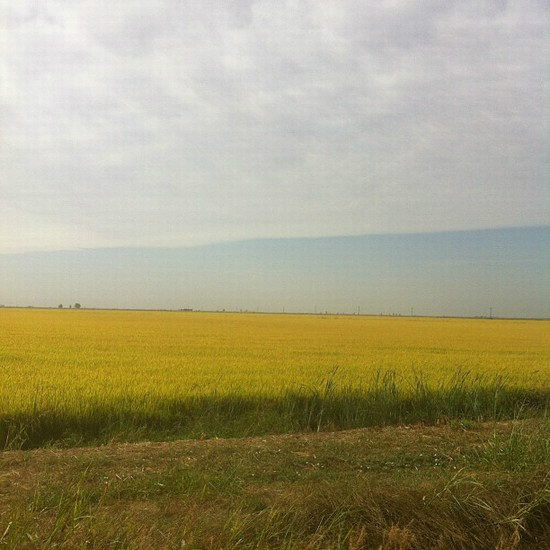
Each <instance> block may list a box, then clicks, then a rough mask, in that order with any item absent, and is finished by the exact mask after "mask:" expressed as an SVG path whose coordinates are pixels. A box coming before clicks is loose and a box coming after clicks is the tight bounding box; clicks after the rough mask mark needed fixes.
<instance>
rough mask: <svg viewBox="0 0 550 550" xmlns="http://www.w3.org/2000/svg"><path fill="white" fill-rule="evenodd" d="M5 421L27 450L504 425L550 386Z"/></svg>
mask: <svg viewBox="0 0 550 550" xmlns="http://www.w3.org/2000/svg"><path fill="white" fill-rule="evenodd" d="M47 403H48V406H47V407H42V406H41V405H40V403H39V402H35V403H34V404H33V406H32V407H31V408H29V410H27V411H22V412H18V413H16V414H3V415H0V448H2V449H28V448H35V447H39V446H44V445H50V444H56V445H62V446H75V445H86V444H100V443H106V442H111V441H139V440H146V439H150V440H165V439H174V438H204V437H243V436H253V435H263V434H274V433H285V432H303V431H325V430H339V429H347V428H359V427H370V426H385V425H395V424H402V423H418V422H424V423H426V424H431V423H436V422H441V421H452V420H461V421H466V420H471V421H483V420H503V419H512V418H526V417H530V416H537V417H541V416H547V414H548V411H549V405H550V390H547V389H544V388H538V389H535V388H531V389H529V388H518V387H511V386H508V385H507V384H506V381H505V380H504V379H502V378H498V377H497V378H494V379H488V378H486V377H482V376H471V375H468V374H467V373H462V374H460V375H456V376H455V377H454V378H452V379H451V380H450V381H448V382H444V383H439V384H434V383H431V384H430V383H429V382H427V381H426V380H424V379H423V378H422V376H420V375H418V376H416V378H415V379H414V381H413V382H412V383H409V384H407V383H403V381H402V380H400V378H399V376H397V375H396V373H394V372H392V371H388V372H386V373H377V374H376V375H375V376H374V378H373V380H371V381H370V383H369V384H366V385H364V384H361V385H357V386H351V385H349V386H337V385H335V384H334V380H333V379H329V380H328V381H326V382H325V383H324V385H323V386H322V387H320V388H308V387H302V388H300V389H295V388H293V389H288V390H284V391H281V392H280V393H279V394H277V395H273V394H268V395H262V394H257V395H246V394H245V393H238V392H235V393H223V394H218V393H216V392H212V393H210V394H207V395H188V396H182V397H178V398H171V399H169V398H166V397H162V398H161V397H158V396H147V395H144V396H141V397H139V398H136V397H132V398H130V397H128V398H121V399H119V400H117V401H113V400H110V401H105V400H102V398H101V396H100V395H98V396H97V397H96V398H95V399H90V398H87V399H86V400H83V401H82V402H81V403H80V404H79V406H76V407H75V405H74V403H71V406H70V407H66V406H64V403H63V401H62V400H59V401H58V402H57V403H56V404H55V405H52V400H51V399H50V398H49V399H48V402H47Z"/></svg>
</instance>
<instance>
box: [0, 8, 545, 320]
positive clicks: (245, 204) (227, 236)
mask: <svg viewBox="0 0 550 550" xmlns="http://www.w3.org/2000/svg"><path fill="white" fill-rule="evenodd" d="M549 28H550V4H549V3H548V1H547V0H521V1H519V0H517V1H514V0H510V1H506V0H486V1H484V0H456V1H453V0H448V1H445V2H441V1H439V0H426V1H423V2H416V1H412V0H411V1H405V0H385V1H382V0H376V1H367V2H364V1H358V0H357V1H354V0H342V1H338V2H319V1H316V0H315V1H314V0H311V1H308V0H300V1H282V0H276V1H269V0H266V1H262V2H259V1H258V2H256V1H253V0H234V1H232V2H219V1H217V0H200V1H198V0H195V1H181V0H118V1H116V2H113V1H110V0H109V1H107V0H81V1H79V2H74V1H70V0H44V1H41V2H36V1H35V0H32V1H31V0H19V1H18V2H11V1H8V0H0V274H1V275H2V276H3V280H1V281H0V283H1V285H0V286H1V288H2V292H0V303H1V302H4V303H6V304H12V303H29V304H32V305H40V304H42V305H51V304H50V303H54V302H57V301H58V300H59V301H67V300H69V301H71V300H72V301H77V300H79V301H85V302H86V303H87V304H88V305H90V306H91V305H94V306H100V305H101V306H116V307H178V306H180V305H182V304H183V303H184V302H185V304H191V305H192V307H199V308H212V309H216V308H217V307H218V306H219V307H227V308H232V309H235V308H237V309H238V308H241V307H242V308H250V309H253V308H261V309H273V310H278V309H280V308H281V307H284V304H287V305H286V307H287V308H289V309H292V308H294V309H303V310H312V309H313V308H317V307H319V308H321V309H322V308H323V307H325V308H326V309H333V310H335V309H336V310H337V309H348V310H353V309H355V307H356V306H357V305H358V304H357V302H360V301H361V292H360V288H361V287H362V285H363V282H365V283H366V282H368V286H369V288H371V289H372V288H377V289H378V293H379V296H378V297H377V296H376V295H375V294H369V293H367V294H365V295H364V300H365V307H366V308H367V309H369V310H370V309H371V308H374V309H375V310H378V309H380V310H381V311H382V310H385V309H394V310H397V309H399V310H400V311H402V310H403V308H405V310H408V309H409V307H413V306H414V304H413V303H412V302H414V299H411V298H410V296H411V294H413V295H414V292H413V291H414V288H417V289H418V296H423V297H424V298H422V299H418V300H417V302H418V308H419V309H420V310H422V311H424V312H426V313H428V312H434V313H445V312H455V313H460V312H462V313H463V314H477V313H479V312H481V310H483V311H486V310H487V308H488V307H490V306H489V304H493V303H494V304H495V306H494V307H497V305H496V304H497V303H501V304H502V307H501V311H502V312H507V314H510V315H520V314H521V315H523V314H525V315H528V316H538V315H542V314H544V315H546V314H549V315H550V313H549V312H548V299H547V298H546V297H545V296H544V292H543V291H546V290H549V289H548V286H547V285H546V286H545V283H544V278H545V277H548V275H549V273H548V266H549V265H550V262H547V263H546V269H543V267H542V265H543V264H541V261H542V259H546V260H547V259H548V257H547V256H545V255H544V254H543V253H542V252H541V251H542V249H543V248H544V247H543V245H545V246H546V245H548V244H549V239H548V232H547V230H546V229H545V227H548V223H549V221H550V204H549V191H548V183H549V182H550V169H549V166H550V162H549V161H550V158H549V157H550V123H549V121H550V116H549V115H550V112H549V111H550V100H549V98H550V33H549V32H548V29H549ZM528 227H531V228H532V229H518V231H519V233H518V232H514V231H512V230H510V231H511V232H509V231H508V230H504V229H503V228H528ZM537 227H538V228H539V229H537ZM501 229H502V230H503V231H504V232H500V230H501ZM478 230H488V231H489V232H488V233H487V232H484V231H481V232H480V231H478ZM507 231H508V232H507ZM392 235H393V236H392ZM421 235H424V237H422V236H421ZM430 235H433V238H434V239H436V240H435V241H432V240H430V239H431V237H430ZM445 235H447V237H445ZM449 235H455V237H453V238H450V237H448V236H449ZM457 235H458V236H457ZM461 235H462V237H461ZM465 235H467V236H468V238H467V239H466V241H467V242H468V243H469V247H466V248H460V247H461V246H463V245H460V243H461V242H462V241H463V240H464V238H465V237H464V236H465ZM487 235H492V236H493V237H491V238H488V237H487ZM518 235H521V236H522V238H525V239H527V240H529V243H530V244H529V245H527V244H525V247H526V249H527V250H529V251H530V252H531V253H532V254H531V255H530V256H529V257H528V258H526V257H525V256H524V253H523V251H522V250H521V249H522V247H521V246H519V245H518V242H517V236H518ZM352 236H357V237H356V238H357V239H358V240H356V241H354V240H353V238H352ZM350 238H351V240H347V239H350ZM384 238H385V239H388V240H387V241H384V240H383V239H384ZM447 238H450V239H451V240H450V241H448V250H447V249H446V248H445V247H444V248H443V249H441V250H447V252H441V250H440V249H438V250H440V252H441V254H440V256H439V259H438V260H437V261H438V262H439V263H438V264H437V265H438V266H439V267H438V268H437V269H436V270H435V271H433V265H432V264H431V263H430V262H431V261H432V260H431V259H430V258H431V256H430V253H429V249H430V246H438V247H440V246H442V245H441V244H440V241H438V240H437V239H442V241H441V242H447V241H445V239H447ZM379 239H382V240H379ZM396 239H397V240H396ZM411 239H412V240H411ZM456 239H458V240H456ZM476 239H478V240H479V242H477V243H476V242H475V240H476ZM495 239H496V240H495ZM223 243H234V244H233V245H231V244H223ZM251 243H256V244H254V245H253V244H251ZM350 243H353V244H350ZM380 243H383V244H384V246H388V247H389V249H388V250H382V249H381V248H379V246H380ZM438 243H439V244H438ZM457 243H458V244H457ZM495 243H497V244H495ZM498 243H500V244H498ZM456 246H458V247H459V249H460V250H461V252H460V254H459V255H458V256H456V250H457V249H456ZM220 247H221V248H220ZM224 247H228V248H224ZM232 247H234V248H232ZM251 247H252V248H251ZM254 247H256V248H254ZM311 247H313V251H315V250H317V251H318V252H317V254H318V255H317V256H316V255H315V254H314V252H313V251H312V250H311V249H310V248H311ZM350 247H351V248H350ZM354 247H358V249H357V250H358V251H356V257H360V258H361V261H359V263H358V265H359V266H360V268H358V269H356V268H355V267H354V264H353V261H352V259H350V258H353V257H355V256H353V254H352V255H351V256H346V254H351V252H350V250H352V249H354ZM408 247H410V250H415V251H416V253H417V255H418V258H425V259H426V262H425V263H422V262H419V261H418V258H417V259H415V258H414V255H411V254H409V253H408V250H409V248H408ZM495 247H496V248H495ZM258 250H261V251H262V252H261V253H258ZM396 250H398V251H401V252H400V254H401V256H402V258H405V259H407V262H408V266H409V267H407V266H406V265H405V263H403V261H404V260H403V261H402V260H399V259H398V258H397V256H395V251H396ZM480 250H482V251H483V252H484V253H485V256H484V257H493V256H494V255H495V254H497V256H498V254H500V252H498V251H502V250H509V251H510V257H509V258H508V257H506V258H504V257H501V256H498V257H499V258H500V259H499V260H498V261H499V262H500V264H499V265H501V266H505V267H502V269H504V270H505V271H506V274H503V275H502V277H503V278H502V279H499V278H498V275H497V274H496V272H495V271H494V269H495V268H494V265H496V264H491V266H492V267H491V266H487V265H486V263H484V262H485V260H483V261H480V259H479V257H478V253H479V251H480ZM495 250H496V251H497V252H498V253H497V252H495ZM535 250H537V251H538V252H537V254H535V253H534V251H535ZM220 251H230V253H231V254H234V255H235V258H238V259H239V261H238V265H237V264H235V262H234V260H231V261H230V260H229V259H227V258H226V256H224V255H223V254H225V252H224V253H223V254H222V256H223V257H224V258H225V260H224V261H221V260H220V259H219V258H220V256H219V254H221V252H220ZM321 251H322V252H321ZM59 254H61V256H58V255H59ZM247 254H250V255H251V258H250V259H247ZM289 254H290V257H296V258H299V259H300V261H299V262H298V263H297V264H296V265H295V264H293V263H292V261H290V260H289V256H288V255H289ZM312 254H313V256H312ZM445 254H447V255H448V257H447V258H446V257H445ZM293 255H294V256H293ZM321 257H322V258H324V259H323V260H322V261H321V260H320V259H319V258H321ZM305 258H308V259H309V260H310V263H309V264H308V263H304V261H303V260H304V259H305ZM338 258H340V260H341V265H340V264H339V263H338V260H337V259H338ZM518 258H520V260H518ZM154 259H157V260H158V262H159V263H158V265H157V264H155V261H154ZM58 260H60V261H61V260H62V261H61V263H59V262H58ZM388 262H389V263H388ZM165 263H166V265H168V266H171V267H169V268H168V267H167V268H166V269H165V268H164V267H163V266H164V264H165ZM298 264H299V265H298ZM60 265H61V266H65V270H64V271H60V268H59V266H60ZM115 265H116V266H119V267H113V266H115ZM270 265H276V266H278V267H277V269H276V270H275V272H276V273H277V274H278V275H277V277H275V278H273V276H272V274H270V271H269V269H268V268H267V267H266V266H270ZM82 266H85V268H84V267H82ZM120 266H126V269H127V270H129V273H128V274H126V275H123V274H122V273H121V272H120V271H117V269H122V267H120ZM242 266H248V270H247V269H243V268H242ZM293 266H294V267H293ZM312 266H316V267H318V268H319V270H320V271H319V272H316V271H315V270H314V269H311V267H312ZM342 266H346V268H345V270H344V271H345V274H344V271H342V270H343V269H344V268H343V267H342ZM430 266H432V267H430ZM442 266H445V267H442ZM367 268H368V269H367ZM113 269H114V270H115V271H113ZM285 269H287V270H288V271H285ZM441 269H442V270H443V271H441ZM346 270H347V271H346ZM445 270H447V271H445ZM521 270H523V271H524V275H523V277H520V276H519V275H518V274H519V273H520V272H521ZM186 273H189V274H190V275H189V281H191V283H190V286H191V288H194V289H195V293H194V295H188V293H187V290H188V287H186V286H183V287H182V286H181V284H183V283H180V282H178V281H180V278H181V279H182V280H186V279H185V277H186V276H185V274H186ZM292 273H294V278H292V277H291V274H292ZM404 273H408V274H409V275H410V276H409V277H408V278H407V277H405V276H404V275H403V274H404ZM434 273H440V274H441V273H447V274H448V275H449V277H448V281H447V283H446V286H445V285H444V284H443V282H441V281H443V280H444V278H442V279H441V280H439V279H438V281H439V282H438V283H437V285H440V286H437V285H436V282H434V279H433V277H434V276H435V275H434ZM209 274H210V275H209ZM255 274H259V275H255ZM459 275H460V276H459ZM109 277H111V283H109ZM361 277H363V278H364V281H363V279H362V278H361ZM438 277H439V275H438ZM495 277H496V278H495ZM384 278H385V279H384ZM422 278H424V279H425V280H426V281H428V282H430V281H431V284H432V288H434V287H433V285H436V287H435V288H438V289H439V290H438V292H435V293H434V296H437V299H435V298H433V297H432V298H430V296H429V292H430V286H429V284H428V286H426V285H424V286H423V285H420V286H417V287H415V286H414V285H415V280H421V279H422ZM533 278H534V279H533ZM535 279H536V280H535ZM376 280H378V281H379V283H378V284H377V283H376ZM94 281H95V282H94ZM98 281H102V284H101V285H99V283H98ZM254 281H255V282H254ZM283 281H284V284H283ZM362 281H363V282H362ZM383 281H385V282H384V283H383V284H382V282H383ZM499 281H500V283H499ZM84 282H86V284H87V286H85V285H84ZM386 283H387V284H386ZM390 283H391V284H390ZM528 284H529V285H531V288H530V289H529V288H527V287H526V285H528ZM155 285H157V286H156V287H155ZM159 285H160V286H159ZM411 285H412V286H411ZM441 285H442V286H441ZM472 285H473V286H475V287H476V288H478V290H479V292H477V294H476V293H473V295H472V297H471V299H468V298H467V294H468V293H464V289H465V288H468V287H472ZM495 285H496V286H495ZM499 285H500V286H499ZM173 288H176V289H179V290H178V292H179V294H178V293H171V292H170V291H171V289H173ZM60 289H65V290H67V292H66V294H65V293H64V297H63V298H62V297H61V296H59V297H58V295H59V294H61V292H60ZM91 289H95V290H94V291H93V292H92V290H91ZM315 289H317V290H315ZM497 291H498V293H499V294H498V296H497V295H495V294H494V292H497ZM76 295H78V298H77V297H75V296H76ZM527 295H528V296H527ZM290 296H294V298H290ZM512 297H515V298H514V299H512ZM199 298H200V299H199ZM378 298H380V299H378ZM394 298H395V300H394ZM44 301H45V302H46V304H45V303H44ZM323 301H324V302H325V306H323V305H321V304H318V302H323ZM290 302H293V304H290ZM409 302H410V306H409V305H406V304H408V303H409ZM481 302H483V304H482V303H481ZM526 304H530V306H529V307H526ZM182 307H183V306H182ZM522 312H523V313H522ZM541 312H543V313H541ZM544 312H546V313H544Z"/></svg>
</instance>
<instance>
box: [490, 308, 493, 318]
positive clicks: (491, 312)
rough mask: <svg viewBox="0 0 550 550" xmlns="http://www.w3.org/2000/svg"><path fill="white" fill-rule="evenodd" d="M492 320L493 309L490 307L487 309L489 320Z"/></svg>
mask: <svg viewBox="0 0 550 550" xmlns="http://www.w3.org/2000/svg"><path fill="white" fill-rule="evenodd" d="M492 318H493V308H492V307H490V308H489V319H492Z"/></svg>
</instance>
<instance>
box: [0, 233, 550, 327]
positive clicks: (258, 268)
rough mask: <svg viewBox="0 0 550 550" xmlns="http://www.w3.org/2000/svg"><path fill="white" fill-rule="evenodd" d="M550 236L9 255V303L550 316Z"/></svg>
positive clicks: (3, 300)
mask: <svg viewBox="0 0 550 550" xmlns="http://www.w3.org/2000/svg"><path fill="white" fill-rule="evenodd" d="M549 265H550V226H542V227H526V228H501V229H487V230H476V231H456V232H441V233H417V234H386V235H381V234H379V235H363V236H340V237H320V238H309V239H305V238H295V239H255V240H246V241H237V242H228V243H219V244H215V245H206V246H195V247H183V248H118V249H109V248H104V249H88V250H76V251H57V252H47V251H46V252H34V253H30V252H27V253H22V254H0V277H1V278H2V281H3V285H2V287H1V289H0V304H3V305H7V306H11V305H19V306H23V307H24V306H29V305H31V306H51V307H56V306H57V305H58V304H59V303H62V304H64V305H65V306H68V305H69V304H74V303H75V302H79V303H81V304H83V305H84V306H85V307H97V308H145V309H180V308H192V309H203V310H221V309H226V310H237V311H238V310H249V311H256V310H258V311H274V312H276V311H282V310H283V308H284V311H285V312H323V311H329V312H333V313H335V312H342V313H354V312H356V311H357V308H359V309H360V311H361V312H362V313H374V314H377V313H385V314H388V313H389V314H391V313H396V314H403V315H407V314H409V313H410V310H411V308H413V310H414V313H415V314H418V315H445V316H453V315H457V316H489V314H490V311H491V310H492V314H493V316H499V317H550V299H549V296H550V280H549V278H548V266H549Z"/></svg>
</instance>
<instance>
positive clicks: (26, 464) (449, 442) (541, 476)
mask: <svg viewBox="0 0 550 550" xmlns="http://www.w3.org/2000/svg"><path fill="white" fill-rule="evenodd" d="M548 422H549V421H548V420H541V419H539V420H536V421H535V420H526V421H518V420H516V421H512V422H504V423H502V422H501V423H498V422H497V423H493V424H485V425H480V424H473V425H472V427H471V429H468V430H464V429H462V428H451V427H450V426H448V425H447V426H435V427H420V426H410V427H388V428H384V429H378V428H376V429H371V430H357V431H353V432H340V433H332V434H328V433H315V434H303V435H297V434H294V435H285V436H270V437H262V438H251V439H244V440H242V439H232V440H231V439H230V440H217V441H216V440H209V441H183V442H174V443H152V444H137V445H130V444H122V445H114V446H106V447H100V448H82V449H66V450H59V449H58V450H38V451H33V452H32V453H27V452H15V453H10V452H7V453H4V455H3V457H2V455H0V457H2V458H0V493H2V494H3V496H4V498H3V499H2V500H1V501H0V544H1V545H2V546H3V547H6V548H18V549H19V548H30V549H39V548H40V549H46V548H97V549H99V548H121V549H122V548H124V549H134V548H143V549H153V548H155V549H164V548H167V549H168V548H170V549H171V548H173V549H181V548H193V549H200V548H209V549H215V548H235V549H237V548H239V549H241V548H245V549H248V548H250V549H252V548H266V549H267V548H281V549H302V548H310V549H317V548H319V549H321V548H323V549H324V548H341V549H359V548H373V549H374V548H376V549H380V548H383V549H387V550H389V549H400V550H416V549H418V550H419V549H428V548H445V549H448V548H476V549H477V548H502V549H508V548H518V549H519V548H532V549H535V548H544V547H545V546H546V545H547V543H548V542H550V476H549V475H548V471H549V468H550V457H549V455H548V453H547V452H546V451H544V449H547V448H548V445H549V441H550V424H549V423H548ZM495 441H498V444H497V445H496V446H495ZM495 449H496V452H495ZM537 449H538V450H537ZM503 450H504V454H505V455H506V456H508V457H509V458H510V459H508V458H507V459H505V460H501V458H500V457H501V456H502V451H503ZM518 466H519V467H518ZM2 533H3V535H2ZM182 541H184V542H185V545H183V544H182Z"/></svg>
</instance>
